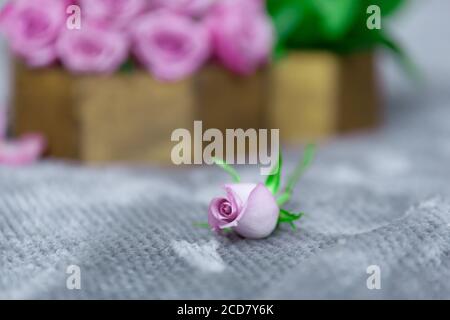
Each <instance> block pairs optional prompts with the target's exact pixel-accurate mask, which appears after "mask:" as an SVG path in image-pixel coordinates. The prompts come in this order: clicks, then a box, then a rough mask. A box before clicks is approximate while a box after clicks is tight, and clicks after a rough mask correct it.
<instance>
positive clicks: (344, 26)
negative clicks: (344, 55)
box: [310, 0, 362, 40]
mask: <svg viewBox="0 0 450 320" xmlns="http://www.w3.org/2000/svg"><path fill="white" fill-rule="evenodd" d="M310 1H311V4H312V5H313V7H314V8H315V10H316V11H317V14H318V16H319V18H320V25H321V28H322V30H323V32H324V36H325V37H326V38H327V39H330V40H336V39H339V38H341V37H342V36H344V35H345V34H346V33H347V32H348V31H349V29H350V28H351V27H352V25H353V23H354V21H355V19H356V17H357V15H358V13H359V12H360V10H361V9H362V8H361V6H360V0H356V1H355V0H310Z"/></svg>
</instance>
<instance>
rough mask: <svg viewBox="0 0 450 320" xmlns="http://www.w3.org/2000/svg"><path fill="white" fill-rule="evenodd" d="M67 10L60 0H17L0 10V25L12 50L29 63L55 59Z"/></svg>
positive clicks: (36, 65) (34, 64) (41, 63)
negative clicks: (57, 41) (58, 39)
mask: <svg viewBox="0 0 450 320" xmlns="http://www.w3.org/2000/svg"><path fill="white" fill-rule="evenodd" d="M65 18H66V13H65V7H64V3H63V2H61V1H60V0H33V1H29V0H16V1H13V2H10V3H9V4H7V5H6V6H5V7H4V8H3V9H2V13H1V14H0V27H1V29H2V30H3V31H4V33H5V35H6V37H7V39H8V40H9V43H10V46H11V48H12V50H13V51H14V52H15V53H16V54H17V55H19V56H20V57H22V58H24V59H25V61H26V63H27V64H28V65H29V66H31V67H41V66H47V65H49V64H51V63H52V62H54V61H55V59H56V53H55V48H54V44H55V41H56V39H57V37H58V34H59V33H60V31H61V30H62V28H64V23H65Z"/></svg>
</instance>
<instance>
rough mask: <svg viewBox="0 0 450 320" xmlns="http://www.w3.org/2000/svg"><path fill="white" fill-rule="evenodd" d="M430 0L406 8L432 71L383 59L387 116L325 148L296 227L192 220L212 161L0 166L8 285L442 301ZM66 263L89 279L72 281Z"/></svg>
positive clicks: (438, 59)
mask: <svg viewBox="0 0 450 320" xmlns="http://www.w3.org/2000/svg"><path fill="white" fill-rule="evenodd" d="M419 2H420V1H419ZM427 3H429V4H428V5H426V4H425V1H422V2H420V4H418V3H417V2H415V5H414V6H413V8H411V9H410V11H409V12H407V13H405V15H404V17H403V20H400V21H399V22H398V27H399V28H398V35H399V37H400V38H401V39H403V40H404V41H405V43H406V44H407V47H408V48H409V49H410V51H411V52H412V53H413V58H414V59H415V60H416V61H417V62H418V64H419V65H420V66H421V67H422V69H423V70H425V77H426V83H425V84H424V86H423V87H422V88H420V89H418V88H415V87H411V84H407V83H406V82H405V81H404V79H403V78H402V77H401V76H400V75H399V73H398V72H397V71H395V69H394V67H393V66H392V61H390V60H389V59H387V60H386V58H385V57H384V58H383V59H382V60H381V64H382V66H383V73H382V76H383V78H384V81H385V82H384V83H385V91H386V100H387V106H388V110H387V122H386V125H385V126H384V127H383V128H381V129H380V130H379V131H377V132H372V133H367V134H364V135H356V136H349V137H343V138H340V139H337V140H334V141H332V142H330V143H327V144H323V145H321V146H320V147H319V150H318V154H317V159H316V161H315V163H314V165H313V167H312V168H311V170H309V171H308V172H307V174H306V175H305V177H304V179H303V180H302V181H301V183H300V184H299V186H298V188H297V190H296V193H295V197H294V201H293V202H292V203H291V204H290V206H289V207H290V208H291V209H293V210H296V211H300V210H301V211H305V212H307V215H306V216H305V218H304V219H303V220H302V221H301V222H300V228H299V229H298V230H297V231H291V230H290V229H289V228H285V227H284V228H282V229H281V230H278V231H276V232H275V234H274V235H273V236H272V237H270V238H268V239H266V240H262V241H250V240H243V239H240V238H238V237H236V236H229V237H218V236H215V235H214V234H212V233H210V232H209V231H208V230H204V229H199V228H196V227H194V226H193V224H192V223H193V222H197V221H204V220H205V219H206V213H207V206H208V202H209V200H210V199H211V197H212V196H215V195H218V194H220V193H221V190H220V184H221V183H223V182H226V181H228V177H227V176H226V175H225V174H223V173H222V172H221V171H220V170H218V169H215V168H194V169H188V170H177V171H170V170H158V169H152V168H123V167H107V168H95V167H91V168H88V167H82V166H78V165H74V164H68V163H62V162H56V161H47V162H44V163H40V164H37V165H35V166H31V167H28V168H20V169H12V168H5V167H0V298H69V299H72V298H74V299H76V298H447V299H449V298H450V282H449V281H448V279H449V278H450V185H449V181H450V165H449V164H450V161H449V160H450V126H449V121H450V109H449V107H450V106H449V103H450V91H449V90H448V89H449V88H450V86H449V84H450V70H449V67H450V66H449V64H448V52H450V50H449V49H450V48H449V46H450V44H449V43H445V42H443V41H442V40H440V39H438V38H437V36H433V35H434V33H432V32H431V30H435V29H436V30H438V29H439V30H444V29H445V27H446V26H445V23H447V25H448V22H444V21H445V19H444V17H445V12H449V9H450V8H449V3H450V2H448V1H439V0H433V1H428V2H427ZM442 7H445V8H442ZM440 16H441V18H442V19H440V18H439V17H440ZM425 27H426V28H427V30H428V33H427V32H425V31H423V28H425ZM447 30H448V28H447ZM420 35H429V36H427V37H423V38H421V42H420V43H419V42H418V41H415V40H416V39H417V38H416V37H419V36H420ZM430 57H432V59H431V58H430ZM298 150H299V149H298V148H292V147H291V148H290V149H289V151H288V152H287V155H286V162H287V164H286V166H287V167H288V168H292V166H293V164H294V159H295V158H296V156H297V153H298ZM241 172H242V174H243V176H244V180H249V181H254V180H256V179H260V177H259V176H258V171H257V170H256V169H249V168H242V170H241ZM72 264H75V265H79V266H80V267H81V283H82V288H81V290H68V289H67V288H66V279H67V276H68V275H67V274H66V268H67V266H68V265H72ZM369 265H378V266H380V268H381V289H380V290H368V289H367V287H366V279H367V277H368V276H369V275H368V274H366V268H367V267H368V266H369Z"/></svg>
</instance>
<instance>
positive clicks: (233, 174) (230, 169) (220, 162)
mask: <svg viewBox="0 0 450 320" xmlns="http://www.w3.org/2000/svg"><path fill="white" fill-rule="evenodd" d="M213 161H214V164H216V165H217V166H219V167H220V168H222V169H223V170H225V172H226V173H228V174H229V175H230V176H231V178H232V179H233V182H234V183H239V182H241V177H240V176H239V173H237V171H236V170H234V168H233V167H232V166H230V165H229V164H226V163H225V161H223V160H222V159H217V158H214V159H213Z"/></svg>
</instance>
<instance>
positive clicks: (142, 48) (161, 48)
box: [131, 10, 210, 81]
mask: <svg viewBox="0 0 450 320" xmlns="http://www.w3.org/2000/svg"><path fill="white" fill-rule="evenodd" d="M131 34H132V39H133V52H134V54H135V55H136V57H137V58H138V60H139V61H140V62H141V63H142V64H143V65H144V66H145V67H146V68H147V69H148V70H149V71H150V72H151V73H152V74H153V76H155V77H156V78H157V79H159V80H162V81H175V80H179V79H181V78H184V77H186V76H188V75H190V74H192V73H193V72H195V71H196V70H197V69H198V68H200V67H201V66H202V65H203V64H204V63H205V61H206V60H207V59H208V57H209V55H210V48H209V42H210V41H209V34H208V30H207V28H206V27H205V25H204V24H202V23H200V22H196V21H193V20H192V19H191V18H189V17H186V16H182V15H179V14H176V13H173V12H169V11H166V10H157V11H154V12H150V13H149V14H147V15H145V16H143V17H141V18H140V19H139V20H137V21H136V23H135V25H134V27H133V29H132V33H131Z"/></svg>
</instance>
